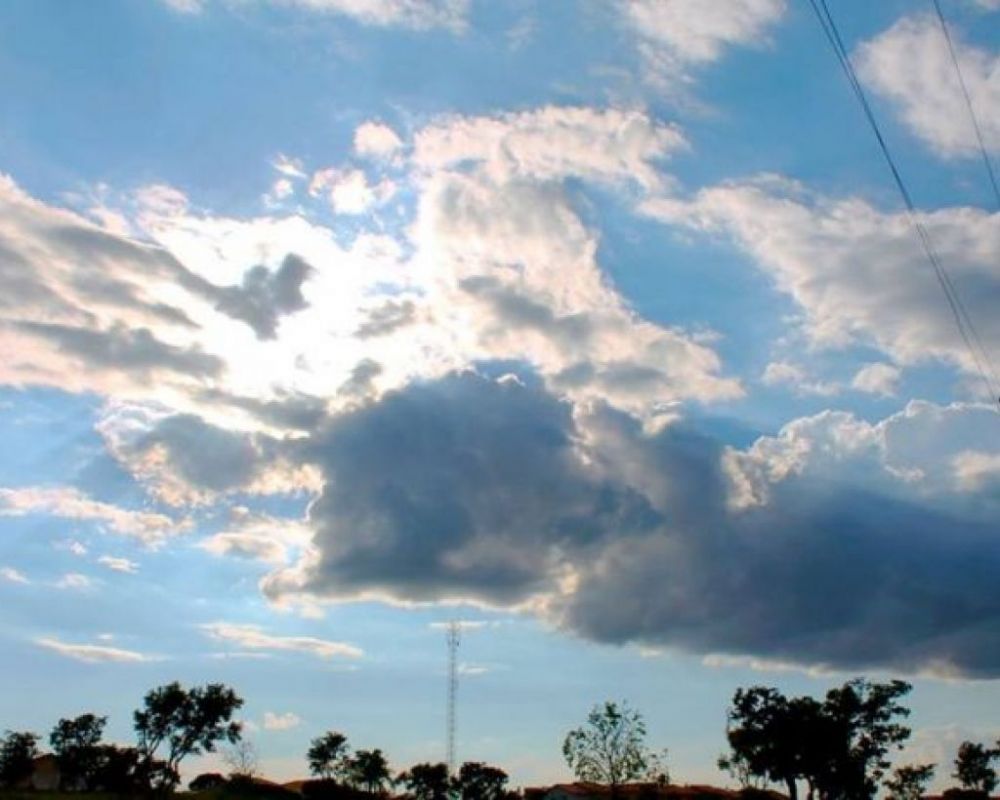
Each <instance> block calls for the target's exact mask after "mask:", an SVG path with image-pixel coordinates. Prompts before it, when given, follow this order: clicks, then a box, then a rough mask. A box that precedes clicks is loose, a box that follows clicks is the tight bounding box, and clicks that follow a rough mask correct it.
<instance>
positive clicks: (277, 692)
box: [0, 0, 1000, 786]
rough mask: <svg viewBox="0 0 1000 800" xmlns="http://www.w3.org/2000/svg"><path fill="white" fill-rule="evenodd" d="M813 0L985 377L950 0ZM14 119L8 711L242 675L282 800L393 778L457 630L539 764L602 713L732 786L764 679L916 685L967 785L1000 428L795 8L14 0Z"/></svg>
mask: <svg viewBox="0 0 1000 800" xmlns="http://www.w3.org/2000/svg"><path fill="white" fill-rule="evenodd" d="M831 6H832V7H833V8H832V10H833V11H834V13H835V14H836V17H837V20H838V23H839V24H840V27H841V29H842V32H843V34H844V37H845V39H846V42H847V45H848V48H849V51H850V53H851V57H852V61H853V63H854V64H855V65H856V67H857V70H858V74H859V76H860V78H861V80H862V82H863V85H864V86H865V88H866V90H867V91H868V92H869V94H870V96H871V98H872V102H873V106H874V109H875V113H876V115H877V116H878V119H879V121H880V123H881V124H882V126H883V129H884V132H885V134H886V137H887V140H888V141H889V144H890V147H891V148H892V151H893V153H894V155H895V156H896V158H897V160H898V162H899V164H900V166H901V169H902V172H903V174H904V176H905V178H906V181H907V183H908V185H909V187H910V189H911V192H912V194H913V196H914V198H915V199H916V203H917V206H918V215H919V219H920V222H921V224H923V225H924V226H925V227H926V229H927V230H928V232H929V235H930V238H931V240H932V242H933V244H934V247H935V249H936V251H937V252H938V254H939V255H940V257H941V259H942V261H943V263H944V264H945V265H946V267H947V269H948V271H949V275H950V277H951V279H952V281H953V282H954V284H955V286H956V287H957V290H958V292H959V294H960V296H961V297H962V300H963V301H964V303H965V306H966V308H967V309H968V312H969V315H970V317H971V318H972V320H973V322H974V324H975V326H976V331H977V333H978V336H979V337H980V338H981V340H982V342H983V346H984V349H985V350H986V352H987V353H988V355H989V356H990V357H991V358H992V359H993V363H994V364H995V365H997V366H1000V362H998V360H997V359H998V355H997V353H998V349H1000V315H998V314H997V313H996V311H997V308H998V307H1000V214H998V212H997V208H996V204H995V200H994V197H993V195H992V193H991V189H990V185H989V182H988V180H987V175H986V172H985V169H984V167H983V164H982V160H981V156H980V153H979V150H978V147H977V145H976V140H975V137H974V134H973V129H972V125H971V121H970V118H969V116H968V111H967V109H966V107H965V105H964V103H963V101H962V99H961V94H960V91H959V87H958V84H957V82H956V77H955V73H954V71H953V68H952V65H951V61H950V57H949V55H948V51H947V49H946V48H945V43H944V39H943V38H942V35H941V31H940V29H939V28H938V27H937V22H936V18H934V17H932V16H931V10H932V7H931V6H930V4H929V3H923V2H916V0H887V2H881V3H877V4H875V3H863V2H853V1H849V0H844V1H843V2H838V3H836V4H831ZM943 6H944V8H945V11H946V14H947V16H948V19H949V22H950V24H951V26H952V34H953V37H954V40H955V43H956V47H957V54H958V58H959V62H960V64H961V65H962V68H963V75H964V77H965V80H966V83H967V85H968V89H969V93H970V96H971V99H972V102H973V106H974V108H975V110H976V112H977V115H978V120H979V124H980V126H981V129H982V133H983V138H984V141H985V144H986V147H987V149H988V150H989V152H990V154H991V157H992V158H993V159H994V160H995V159H996V157H997V153H998V151H1000V84H998V79H997V76H998V75H1000V54H998V49H1000V26H998V25H997V13H998V6H997V4H996V2H994V0H950V1H949V2H945V3H943ZM0 94H2V96H3V97H4V102H3V104H0V204H2V206H3V209H2V213H0V287H2V290H3V291H2V293H0V294H2V299H0V347H2V353H3V358H2V359H0V431H2V441H3V443H4V447H3V449H2V451H0V642H2V647H3V651H4V653H5V658H4V659H3V660H2V663H0V679H2V680H3V681H4V685H6V686H8V687H12V691H9V692H6V693H5V694H4V698H5V699H4V701H3V704H2V705H0V724H2V725H3V726H4V727H9V728H16V729H34V730H36V731H39V732H43V733H44V732H47V731H48V730H49V729H50V728H51V726H52V725H53V724H54V723H55V721H56V720H57V719H58V718H59V717H60V716H67V715H70V714H73V713H82V712H84V711H95V712H98V713H105V714H108V715H109V717H110V723H109V734H110V735H111V736H112V737H113V738H115V739H117V740H120V741H128V740H129V739H130V738H131V731H130V725H129V722H130V717H131V711H132V709H134V708H135V707H136V705H137V704H138V703H139V701H140V699H141V696H142V694H143V693H144V692H145V691H146V690H147V689H149V688H151V687H152V686H154V685H157V684H158V683H162V682H166V681H169V680H172V679H180V680H182V681H185V682H188V683H199V682H206V681H209V680H221V681H225V682H227V683H231V684H232V685H234V686H235V687H236V688H237V689H238V690H239V691H240V692H241V694H242V695H243V696H244V697H245V698H246V700H247V705H246V707H245V709H244V710H243V718H244V720H245V721H246V723H247V730H248V735H249V736H250V738H251V739H252V740H253V741H254V743H255V744H256V745H257V747H258V749H259V751H260V753H261V755H262V761H263V766H264V769H265V771H266V772H267V773H268V774H269V775H272V776H274V777H280V778H292V777H297V776H301V775H302V774H303V773H304V772H305V762H304V758H303V754H304V752H305V749H306V747H307V743H308V740H309V739H310V738H311V737H313V736H315V735H318V734H319V733H321V732H323V731H325V730H327V729H335V730H342V731H344V732H345V733H346V734H347V735H348V737H349V739H350V741H351V742H352V743H353V744H354V745H355V746H357V747H375V746H379V747H382V748H383V749H384V750H385V751H386V752H387V753H388V755H389V757H390V759H391V761H392V763H393V765H394V766H396V767H397V768H403V767H405V766H408V765H409V764H412V763H414V762H416V761H418V760H436V759H438V758H441V757H443V755H444V741H443V739H444V731H445V726H444V723H445V719H444V698H445V665H446V660H445V645H444V634H443V631H442V629H441V627H440V625H441V623H442V622H444V621H446V620H449V619H460V620H463V621H465V623H466V629H465V631H464V640H463V644H462V648H461V656H460V658H461V664H462V677H461V688H460V703H459V718H458V725H459V741H458V754H459V757H460V758H461V759H470V760H471V759H481V760H489V761H492V762H495V763H498V764H500V765H501V766H503V767H504V768H506V769H507V770H508V771H509V772H510V773H511V775H512V778H513V781H514V783H516V784H518V785H526V784H532V783H541V782H547V781H554V780H560V779H564V778H566V777H568V772H567V770H566V768H565V766H564V765H563V764H562V760H561V757H560V744H561V740H562V736H563V735H564V734H565V732H566V731H567V730H568V729H569V728H570V727H573V726H575V725H576V724H578V723H579V722H580V721H582V719H583V718H584V716H585V715H586V713H587V711H588V709H589V708H590V706H591V705H593V704H594V703H597V702H600V701H603V700H604V699H614V698H621V699H627V700H629V701H630V702H631V703H632V704H633V705H635V706H636V707H637V708H639V709H640V710H641V711H642V712H643V713H644V714H645V715H646V717H647V720H648V723H649V728H650V743H651V744H652V745H654V746H656V747H667V748H669V750H670V757H669V766H670V768H671V770H672V773H673V775H674V777H675V779H677V780H679V781H682V782H697V781H711V782H718V783H722V782H725V781H727V780H728V778H727V777H726V776H722V775H720V774H718V773H717V771H716V769H715V766H714V764H715V759H716V757H717V755H718V754H719V753H720V752H721V751H722V750H723V748H724V718H725V709H726V706H727V702H728V699H729V698H730V697H731V695H732V692H733V691H734V689H735V688H736V687H738V686H744V685H748V684H752V683H766V684H771V685H777V686H780V687H782V688H783V689H784V690H786V691H789V692H809V693H814V694H819V693H822V692H823V691H825V689H826V688H828V687H829V686H831V685H833V684H835V683H838V682H841V681H843V680H846V679H847V678H849V677H851V676H854V675H859V674H865V675H869V676H873V677H886V676H903V677H906V678H908V679H909V680H912V681H913V682H914V684H915V689H914V692H913V695H912V702H911V705H912V708H913V711H914V715H913V718H912V722H913V727H914V731H915V733H914V737H913V740H912V742H911V745H910V746H909V747H908V750H907V751H906V752H905V753H904V754H902V755H901V756H900V762H901V763H902V762H905V761H908V760H912V761H917V760H928V759H929V760H935V761H938V762H939V764H941V766H940V767H939V771H938V782H937V785H938V786H945V785H947V783H948V778H947V775H948V772H949V771H950V769H949V767H948V766H947V764H948V762H950V759H951V758H952V757H953V751H954V749H955V748H956V747H957V744H958V742H959V741H961V740H962V739H965V738H972V739H977V740H983V741H986V740H993V739H995V738H996V737H997V735H998V734H1000V730H998V729H997V728H996V719H995V716H994V715H991V713H990V712H991V710H992V709H994V708H996V707H997V705H998V703H1000V690H998V688H997V683H996V679H997V677H998V676H1000V638H998V636H1000V634H998V632H1000V590H998V588H997V587H998V584H997V581H996V574H997V569H998V567H1000V543H998V541H997V538H996V533H997V530H998V529H1000V525H998V523H1000V425H998V416H997V407H996V403H995V402H994V400H993V398H991V397H990V396H989V394H988V391H987V390H986V389H985V388H984V386H983V384H982V381H981V380H980V377H979V375H978V374H977V370H976V369H975V365H974V364H973V361H972V359H971V358H970V355H969V352H968V349H967V348H966V347H965V346H964V344H963V342H962V340H961V337H960V336H959V334H958V332H957V330H956V328H955V326H954V323H953V320H952V318H951V316H950V312H949V309H948V306H947V304H946V302H945V299H944V297H943V295H942V294H941V291H940V288H939V287H938V285H937V283H936V281H935V279H934V275H933V272H932V270H931V267H930V265H929V264H928V263H927V261H926V259H925V258H924V256H923V254H922V252H921V250H920V248H919V244H918V240H917V238H916V235H915V233H914V230H913V228H912V226H911V225H910V222H909V220H908V219H907V217H906V215H905V213H904V210H903V208H902V205H901V202H900V199H899V197H898V195H897V194H896V193H895V189H894V187H893V185H892V183H891V179H890V176H889V174H888V172H887V170H886V168H885V165H884V163H883V162H882V161H881V156H880V154H879V152H878V150H877V148H876V146H875V142H874V140H873V138H872V135H871V132H870V131H869V130H868V129H867V128H866V127H865V125H864V120H863V118H862V116H861V113H860V110H859V108H858V107H857V104H856V102H855V100H854V98H853V97H852V95H851V94H850V91H849V87H848V85H847V83H846V81H845V80H844V78H843V75H842V74H841V73H840V71H839V67H838V65H837V63H836V60H835V58H834V56H833V53H832V52H831V51H830V50H829V48H828V47H827V45H826V42H825V40H824V39H823V37H822V32H821V30H820V28H819V26H818V24H817V22H816V20H815V18H814V17H813V16H812V11H811V9H810V7H809V5H808V4H807V3H798V2H786V0H718V2H716V3H712V4H705V3H700V2H695V1H694V0H620V1H619V0H574V1H573V2H569V1H566V2H564V1H563V0H546V2H541V0H505V2H501V3H493V2H485V0H141V1H136V0H120V1H116V0H101V2H94V3H67V2H57V1H56V0H13V1H12V2H7V3H5V4H3V6H2V8H0ZM994 369H996V367H994ZM214 763H216V762H215V761H214V760H213V759H212V758H208V759H206V760H203V761H198V762H194V763H192V764H191V765H189V766H188V768H187V771H189V772H190V773H191V774H192V775H193V774H194V772H195V771H197V770H198V769H201V768H203V767H210V766H212V765H213V764H214ZM189 777H190V776H189Z"/></svg>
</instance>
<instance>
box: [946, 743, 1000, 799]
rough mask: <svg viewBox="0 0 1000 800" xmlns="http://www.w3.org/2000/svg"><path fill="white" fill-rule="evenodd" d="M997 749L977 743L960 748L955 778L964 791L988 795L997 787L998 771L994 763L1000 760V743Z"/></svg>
mask: <svg viewBox="0 0 1000 800" xmlns="http://www.w3.org/2000/svg"><path fill="white" fill-rule="evenodd" d="M997 745H998V746H997V748H992V747H987V746H986V745H982V744H977V743H976V742H962V743H961V744H960V745H959V746H958V757H957V758H956V759H955V771H954V772H953V773H952V777H953V778H957V779H958V781H959V783H961V784H962V788H963V789H967V790H969V791H973V792H982V793H983V794H986V795H988V794H989V793H990V792H992V791H993V790H994V789H995V788H996V785H997V771H996V770H995V769H994V768H993V762H994V761H996V760H997V759H998V758H1000V742H998V743H997Z"/></svg>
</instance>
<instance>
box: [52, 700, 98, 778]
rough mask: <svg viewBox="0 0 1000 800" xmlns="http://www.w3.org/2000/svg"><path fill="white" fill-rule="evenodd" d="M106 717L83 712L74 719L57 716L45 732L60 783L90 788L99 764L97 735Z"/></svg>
mask: <svg viewBox="0 0 1000 800" xmlns="http://www.w3.org/2000/svg"><path fill="white" fill-rule="evenodd" d="M107 721H108V718H107V717H98V716H95V715H94V714H83V715H81V716H79V717H77V718H76V719H61V720H59V722H57V723H56V726H55V727H54V728H53V729H52V733H51V734H50V735H49V744H50V745H52V751H53V752H54V753H55V755H56V759H57V760H58V762H59V776H60V782H61V783H62V785H63V787H64V788H66V787H69V788H76V787H78V788H82V789H85V790H90V789H93V788H94V780H95V778H96V775H97V770H98V768H99V766H100V756H101V747H100V745H101V737H102V736H103V735H104V726H105V725H106V724H107Z"/></svg>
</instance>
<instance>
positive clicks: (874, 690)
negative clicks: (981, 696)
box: [0, 678, 1000, 800]
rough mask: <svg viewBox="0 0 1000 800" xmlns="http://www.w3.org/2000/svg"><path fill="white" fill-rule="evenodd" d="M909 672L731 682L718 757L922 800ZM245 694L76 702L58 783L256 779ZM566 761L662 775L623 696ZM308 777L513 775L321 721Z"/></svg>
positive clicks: (650, 777) (382, 789)
mask: <svg viewBox="0 0 1000 800" xmlns="http://www.w3.org/2000/svg"><path fill="white" fill-rule="evenodd" d="M911 688H912V687H911V686H910V684H908V683H905V682H904V681H898V680H894V681H889V682H886V683H871V682H869V681H867V680H865V679H863V678H857V679H855V680H852V681H848V682H846V683H844V684H843V685H842V686H839V687H835V688H832V689H830V690H829V691H828V692H827V693H826V695H825V697H824V698H823V699H821V700H818V699H816V698H813V697H809V696H802V697H786V696H785V695H783V694H782V693H781V692H780V691H778V690H777V689H775V688H771V687H765V686H753V687H749V688H740V689H737V690H736V692H735V694H734V695H733V699H732V704H731V706H730V707H729V709H728V713H727V724H726V740H727V742H728V745H729V750H728V751H727V752H726V753H724V754H723V755H722V756H720V757H719V760H718V766H719V768H720V769H722V770H725V771H726V772H728V773H729V774H730V775H731V776H732V777H733V778H734V779H735V780H736V781H737V782H738V784H739V785H740V788H741V789H742V790H743V791H744V793H745V794H746V795H747V797H748V798H750V800H752V799H753V795H754V794H755V793H759V792H761V791H762V790H765V789H767V788H768V787H770V786H773V785H777V786H779V787H781V788H782V789H784V790H785V792H786V793H787V795H788V797H789V799H790V800H799V798H800V796H801V795H800V788H804V789H805V798H804V800H871V799H872V798H874V797H875V795H876V793H877V792H878V790H879V788H882V789H884V791H885V793H886V796H887V797H888V799H889V800H919V799H920V798H921V797H922V796H923V795H924V794H925V792H926V787H927V786H928V784H929V783H930V781H931V780H932V779H933V776H934V771H935V765H933V764H909V765H904V766H898V767H896V768H895V769H894V770H891V771H890V769H891V767H892V762H891V758H890V757H891V754H892V753H893V751H896V750H900V749H902V748H903V746H904V744H905V743H906V741H907V740H908V739H909V737H910V734H911V731H910V729H909V728H908V727H907V726H906V725H905V724H904V720H905V719H906V718H907V717H908V716H909V713H910V712H909V709H908V708H907V707H906V706H905V705H903V702H902V700H903V698H904V697H905V696H906V695H907V694H909V692H910V690H911ZM242 705H243V699H242V698H241V697H239V696H238V695H237V694H236V692H235V691H234V690H233V689H231V688H229V687H227V686H225V685H223V684H216V683H212V684H207V685H205V686H196V687H192V688H190V689H185V688H184V687H183V686H181V685H180V684H179V683H177V682H174V683H170V684H166V685H164V686H160V687H158V688H155V689H153V690H151V691H150V692H148V693H147V694H146V695H145V697H144V698H143V703H142V706H141V707H140V708H139V709H137V710H136V711H135V712H134V713H133V727H134V729H135V734H136V743H135V745H134V746H122V745H117V744H108V743H105V742H103V741H102V740H103V734H104V727H105V725H106V723H107V717H101V716H97V715H95V714H83V715H81V716H78V717H76V718H73V719H60V720H59V721H58V722H57V723H56V725H55V727H54V728H53V729H52V732H51V733H50V735H49V738H48V741H49V745H50V746H51V749H52V753H53V755H54V756H55V758H56V761H57V763H58V767H59V774H60V781H61V785H62V788H64V789H70V790H75V791H79V792H86V791H104V792H114V793H118V794H123V795H129V794H131V795H138V794H145V793H169V792H172V791H173V790H174V789H176V787H177V785H178V783H179V780H180V764H181V762H182V761H183V759H185V758H187V757H189V756H193V755H194V756H196V755H201V754H203V753H211V752H215V751H216V748H217V747H218V746H219V745H226V744H228V745H229V748H228V749H227V750H226V751H225V754H224V760H225V761H226V763H227V764H228V765H229V767H230V770H231V771H230V774H229V777H228V778H226V777H225V776H223V775H222V774H220V773H205V774H202V775H199V776H198V777H197V778H196V779H195V780H194V781H192V782H191V784H190V788H191V789H193V790H196V791H197V790H203V789H211V788H214V787H216V786H220V785H223V784H227V783H240V782H242V783H243V784H244V785H252V783H253V779H254V777H255V776H256V772H257V765H258V759H257V754H256V750H255V748H254V747H253V745H252V744H251V743H250V742H248V741H247V740H245V739H243V736H242V728H241V725H240V723H239V722H237V721H235V720H234V719H233V715H234V714H235V713H236V712H237V711H238V710H239V709H240V708H241V707H242ZM38 743H39V737H38V736H37V735H36V734H34V733H30V732H25V731H7V732H6V734H5V735H4V736H3V737H0V787H4V788H16V787H18V786H19V785H21V784H23V783H24V781H25V780H26V779H27V778H29V777H30V776H31V775H32V773H33V770H34V768H35V759H36V758H37V756H38V755H39V750H38ZM562 752H563V756H564V758H565V760H566V763H567V765H568V766H569V768H570V769H571V770H572V771H573V773H574V774H575V775H576V776H577V778H578V779H580V780H582V781H587V782H591V783H597V784H602V785H604V786H606V787H608V789H609V793H610V795H611V796H612V798H614V797H615V796H616V795H617V794H618V793H619V790H620V788H621V787H622V786H624V785H626V784H630V783H636V782H643V783H644V784H645V787H646V788H647V789H650V790H651V791H653V792H655V791H656V787H662V786H665V785H667V784H668V783H669V781H670V776H669V772H668V769H667V764H666V752H667V751H666V750H662V751H654V750H651V749H650V748H649V747H647V745H646V726H645V721H644V719H643V716H642V715H641V714H640V713H639V712H638V711H636V710H634V709H632V708H631V707H630V706H629V705H628V704H627V703H614V702H605V703H603V704H601V705H598V706H595V707H594V708H593V709H592V710H591V712H590V714H589V716H588V717H587V719H586V721H585V723H584V724H583V725H581V726H580V727H579V728H575V729H573V730H571V731H569V732H568V733H567V734H566V737H565V739H564V740H563V747H562ZM305 755H306V761H307V763H308V765H309V771H310V773H311V774H312V775H313V776H315V779H314V780H312V781H307V782H306V783H305V784H303V785H302V794H303V795H305V796H306V797H315V798H324V799H330V798H332V799H333V800H360V798H363V797H366V796H367V797H372V796H384V795H386V794H387V792H388V788H389V787H398V788H400V789H402V790H403V794H404V796H405V797H407V798H409V800H512V799H513V798H514V797H516V796H517V795H516V793H514V792H512V791H511V790H510V789H509V788H508V785H507V784H508V776H507V773H505V772H504V771H503V770H502V769H500V768H499V767H495V766H491V765H489V764H485V763H482V762H474V761H473V762H466V763H464V764H462V765H461V767H460V768H459V770H458V771H457V773H455V774H451V772H450V770H449V768H448V765H447V764H444V763H421V764H415V765H414V766H412V767H410V768H409V769H406V770H403V771H401V772H398V773H394V772H393V770H392V769H391V767H390V765H389V761H388V759H387V758H386V756H385V754H384V753H383V752H382V750H381V749H378V748H375V749H371V750H357V751H352V750H351V748H350V746H349V744H348V740H347V737H346V736H345V735H344V734H342V733H340V732H337V731H327V732H326V733H324V734H323V735H321V736H318V737H316V738H314V739H313V740H312V741H311V742H310V744H309V748H308V750H307V752H306V754H305ZM998 762H1000V741H998V742H997V743H996V745H995V746H993V747H991V746H988V745H985V744H982V743H978V742H971V741H965V742H962V743H961V744H960V745H959V747H958V752H957V754H956V758H955V760H954V771H953V772H952V773H951V774H952V777H953V778H955V779H956V780H957V781H958V783H959V786H958V787H955V788H953V789H949V790H948V791H946V792H945V797H946V800H982V799H983V798H985V797H987V796H988V795H989V794H990V793H991V792H992V791H993V790H994V789H995V788H996V787H997V784H998V778H997V769H996V764H997V763H998Z"/></svg>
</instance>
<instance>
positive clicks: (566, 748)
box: [562, 701, 668, 797]
mask: <svg viewBox="0 0 1000 800" xmlns="http://www.w3.org/2000/svg"><path fill="white" fill-rule="evenodd" d="M645 739H646V723H645V721H644V720H643V718H642V714H640V713H639V712H638V711H635V710H634V709H632V708H631V707H629V705H628V704H627V703H622V704H620V705H619V704H618V703H612V702H610V701H608V702H605V703H604V704H603V705H599V706H594V707H593V708H592V709H591V711H590V714H589V715H588V716H587V722H586V724H585V725H583V726H581V727H579V728H575V729H573V730H571V731H570V732H569V733H567V734H566V738H565V740H563V747H562V751H563V757H564V758H565V759H566V763H567V764H568V765H569V768H570V769H571V770H573V772H574V774H575V775H576V776H577V777H578V778H579V779H580V780H582V781H590V782H592V783H602V784H605V785H607V786H608V787H609V789H610V790H611V796H612V797H617V795H618V788H619V787H620V786H621V785H622V784H624V783H629V782H630V781H634V780H637V779H638V778H642V777H648V775H647V771H648V769H649V766H650V763H651V762H652V763H655V765H656V767H657V769H658V771H659V775H660V777H665V776H666V772H665V769H666V767H665V764H664V763H663V759H660V758H654V757H653V754H652V753H651V752H650V751H649V750H647V749H646V745H645ZM663 782H664V783H666V782H668V780H664V781H663Z"/></svg>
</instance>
